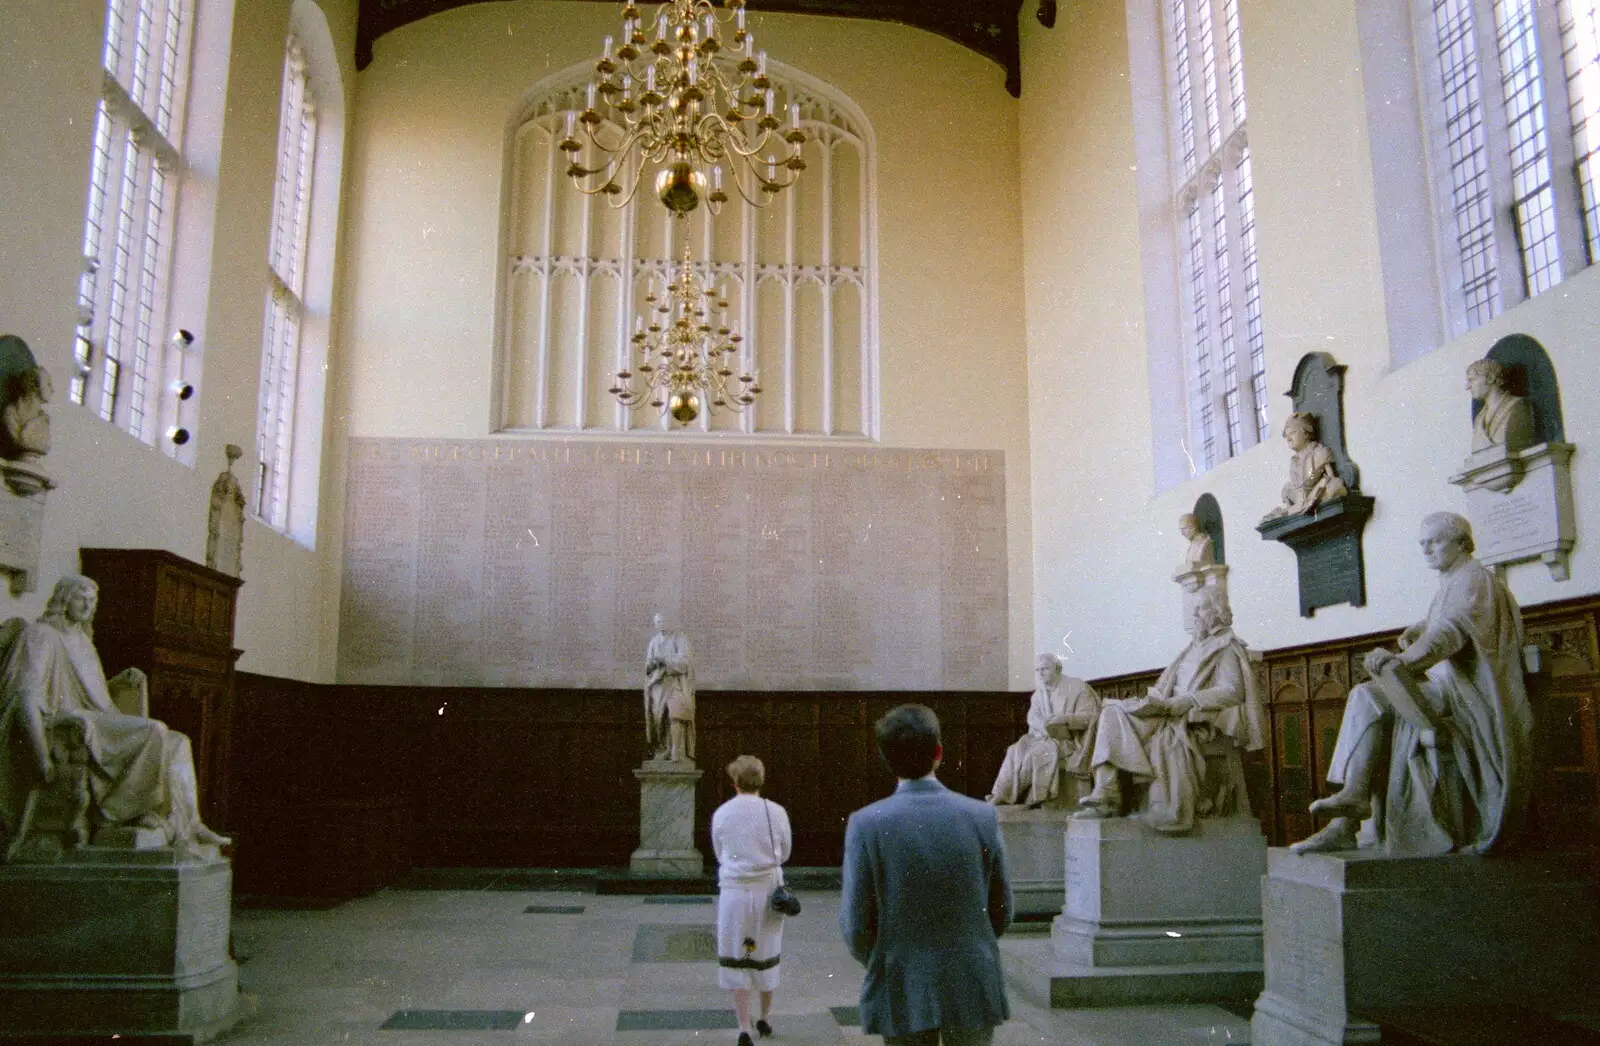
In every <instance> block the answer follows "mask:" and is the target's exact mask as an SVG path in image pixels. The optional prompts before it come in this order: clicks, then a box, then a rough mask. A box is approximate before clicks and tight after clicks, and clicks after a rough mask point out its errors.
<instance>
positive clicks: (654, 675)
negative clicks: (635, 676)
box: [644, 614, 694, 763]
mask: <svg viewBox="0 0 1600 1046" xmlns="http://www.w3.org/2000/svg"><path fill="white" fill-rule="evenodd" d="M654 621H655V629H656V633H655V635H653V636H651V637H650V645H649V646H648V647H647V648H646V650H645V667H644V671H645V684H644V733H645V741H646V743H647V744H648V745H649V748H650V751H651V753H652V756H651V758H653V759H655V760H657V761H666V762H675V763H678V762H687V763H693V762H694V649H693V648H692V647H691V646H690V644H689V637H688V636H686V635H684V634H683V633H682V632H674V631H670V630H668V628H667V619H666V616H665V615H663V614H657V615H655V619H654Z"/></svg>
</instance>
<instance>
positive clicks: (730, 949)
mask: <svg viewBox="0 0 1600 1046" xmlns="http://www.w3.org/2000/svg"><path fill="white" fill-rule="evenodd" d="M728 776H729V777H730V778H732V779H733V787H734V788H735V789H736V790H737V791H738V793H739V794H738V795H736V796H734V797H733V798H732V799H729V800H728V801H727V802H725V803H723V804H722V805H721V806H719V807H717V812H716V813H714V814H712V815H711V849H712V851H713V852H714V853H715V854H716V857H717V866H718V871H717V885H718V887H719V888H720V893H719V895H718V897H717V983H718V984H720V985H722V987H724V988H728V989H730V990H732V992H733V1008H734V1010H735V1011H736V1012H737V1013H738V1015H739V1046H754V1041H755V1040H753V1039H752V1038H751V1037H750V1008H751V1007H750V1003H751V1001H752V1000H751V998H750V994H751V993H752V992H760V993H761V1010H760V1015H759V1016H758V1017H757V1018H756V1022H755V1030H756V1031H757V1032H758V1033H760V1034H761V1035H762V1036H767V1035H771V1034H772V1025H770V1024H768V1023H767V1014H768V1013H769V1012H771V1010H772V992H773V990H774V989H775V988H777V987H778V960H779V958H780V956H781V954H782V952H783V916H782V915H779V914H778V913H777V912H775V911H773V910H772V891H773V889H774V888H775V887H776V886H777V885H778V884H779V883H780V882H782V881H783V862H785V861H787V860H788V859H789V850H790V848H791V845H792V843H791V839H790V835H789V815H788V813H786V812H785V811H784V809H783V807H781V806H779V805H778V804H777V803H774V802H772V801H770V800H767V799H763V798H761V785H762V784H763V783H764V781H765V780H766V767H764V766H762V765H761V760H759V759H757V758H756V757H755V756H753V755H742V756H740V757H739V758H737V759H735V760H734V761H733V762H731V763H729V764H728Z"/></svg>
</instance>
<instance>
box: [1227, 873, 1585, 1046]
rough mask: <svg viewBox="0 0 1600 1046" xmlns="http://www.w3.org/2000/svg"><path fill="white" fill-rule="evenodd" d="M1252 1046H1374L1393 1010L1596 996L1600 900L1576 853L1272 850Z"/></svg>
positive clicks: (1578, 1003) (1566, 1003) (1548, 1002)
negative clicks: (1388, 854) (1262, 978)
mask: <svg viewBox="0 0 1600 1046" xmlns="http://www.w3.org/2000/svg"><path fill="white" fill-rule="evenodd" d="M1262 914H1263V921H1264V927H1265V941H1266V988H1265V990H1264V991H1263V992H1262V993H1261V998H1260V999H1259V1000H1258V1001H1257V1002H1256V1012H1255V1018H1254V1020H1253V1021H1252V1023H1251V1041H1252V1042H1253V1043H1255V1044H1256V1046H1338V1044H1344V1043H1355V1042H1377V1041H1378V1037H1379V1036H1378V1024H1377V1021H1378V1020H1379V1019H1381V1017H1382V1015H1383V1013H1384V1012H1385V1011H1396V1010H1404V1009H1408V1008H1414V1007H1449V1006H1470V1005H1497V1006H1515V1007H1522V1008H1526V1009H1532V1010H1544V1011H1546V1012H1554V1013H1570V1012H1573V1010H1574V1009H1575V1008H1576V1009H1579V1010H1581V1009H1582V1008H1583V1007H1585V1006H1588V1007H1590V1008H1593V1007H1594V1005H1595V1000H1596V999H1597V998H1600V994H1597V992H1600V983H1597V980H1596V978H1595V974H1594V972H1593V966H1594V958H1595V956H1596V955H1597V954H1600V937H1597V933H1596V914H1595V898H1594V894H1593V888H1592V884H1590V883H1589V882H1588V881H1587V879H1586V875H1585V869H1584V862H1583V860H1582V858H1581V856H1580V857H1569V856H1567V855H1560V856H1554V857H1541V858H1526V859H1516V858H1505V857H1501V858H1494V857H1466V856H1459V855H1451V856H1446V857H1419V858H1402V859H1389V858H1383V857H1379V856H1365V855H1364V854H1363V853H1362V852H1361V851H1351V852H1348V853H1337V854H1303V855H1302V854H1294V853H1291V852H1289V851H1288V850H1286V849H1278V848H1276V847H1275V848H1273V849H1272V850H1271V852H1270V853H1269V855H1268V872H1267V877H1266V879H1265V880H1264V882H1263V889H1262Z"/></svg>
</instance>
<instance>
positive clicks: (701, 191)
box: [557, 0, 806, 217]
mask: <svg viewBox="0 0 1600 1046" xmlns="http://www.w3.org/2000/svg"><path fill="white" fill-rule="evenodd" d="M726 5H727V9H726V13H724V14H720V15H719V14H718V12H717V11H716V9H715V8H714V7H713V6H712V0H667V2H666V3H663V4H662V5H661V7H660V8H659V10H658V11H657V13H656V17H655V20H654V22H653V23H647V22H646V21H645V20H643V19H642V18H641V17H640V14H639V7H638V5H637V4H635V3H634V2H633V0H624V2H623V4H622V37H621V41H622V42H621V46H619V47H616V48H615V50H613V40H612V38H611V37H609V36H608V37H606V38H605V45H604V47H603V49H602V53H601V55H600V60H599V61H598V62H596V63H595V78H594V80H593V81H591V82H590V84H589V86H588V97H587V99H586V102H585V105H584V108H583V111H582V112H581V113H578V114H573V113H570V112H569V113H568V114H567V120H566V133H565V134H564V135H563V136H562V139H561V141H560V142H559V143H557V145H558V148H560V149H561V150H562V151H563V152H565V153H566V154H567V158H568V165H567V171H566V173H567V175H568V176H569V177H571V178H572V180H573V182H574V184H576V185H577V187H578V188H579V189H581V190H582V191H583V192H585V193H588V194H589V195H591V196H592V195H602V196H604V197H605V198H606V199H607V202H609V203H610V204H611V205H612V206H614V207H623V206H626V205H627V204H628V202H629V201H631V200H632V199H633V197H634V195H635V194H636V193H637V192H638V190H639V183H640V182H641V181H642V180H643V177H644V172H645V170H646V168H650V167H656V166H659V167H660V168H661V171H660V174H659V175H657V177H656V180H655V189H656V195H657V196H658V197H659V198H660V200H661V202H662V203H663V204H665V205H666V206H667V209H668V210H670V211H672V213H674V214H676V215H678V216H679V217H682V216H683V215H686V214H688V213H689V212H691V211H693V210H694V209H695V208H696V207H698V206H699V205H700V201H701V199H704V200H705V201H706V205H707V207H708V208H709V209H710V210H711V212H712V213H713V214H716V213H719V212H720V211H721V209H722V205H723V204H724V203H727V202H728V200H729V195H728V193H727V191H726V190H725V189H724V187H723V165H724V164H726V165H727V168H728V176H729V180H730V181H731V182H732V183H733V186H734V188H735V189H736V190H737V191H738V193H739V195H740V196H741V197H743V198H744V199H745V200H746V201H748V202H749V203H751V204H753V205H754V206H757V207H764V206H766V205H767V204H768V203H770V202H771V201H772V199H773V197H774V196H776V195H777V193H778V192H780V191H781V190H783V189H786V188H788V187H789V186H791V185H793V184H794V182H795V180H796V179H797V178H798V177H799V176H800V172H801V171H803V170H805V167H806V163H805V160H804V159H802V158H801V155H800V153H801V150H802V148H803V147H804V145H805V141H806V134H805V132H804V131H803V130H801V129H800V106H799V105H797V104H791V105H790V106H789V110H788V126H787V127H784V122H783V121H782V120H781V119H780V118H779V116H778V113H777V112H776V111H775V107H776V102H777V95H776V92H775V89H774V88H773V86H772V82H771V81H770V80H769V79H768V78H767V54H766V52H765V51H757V50H756V49H755V34H754V33H753V32H752V31H750V30H749V29H747V28H746V27H745V6H744V5H745V0H726ZM730 30H731V31H730ZM574 116H576V119H574ZM579 123H581V124H582V125H583V126H582V130H581V132H580V130H579V128H578V127H577V126H576V125H577V124H579ZM580 134H581V140H580ZM585 144H587V145H588V146H589V147H590V149H591V155H592V156H593V157H594V159H593V160H592V161H591V162H593V163H595V166H592V167H591V166H586V165H585V163H584V162H583V161H582V154H583V151H584V148H585ZM708 171H709V192H708V191H707V189H708V180H707V172H708Z"/></svg>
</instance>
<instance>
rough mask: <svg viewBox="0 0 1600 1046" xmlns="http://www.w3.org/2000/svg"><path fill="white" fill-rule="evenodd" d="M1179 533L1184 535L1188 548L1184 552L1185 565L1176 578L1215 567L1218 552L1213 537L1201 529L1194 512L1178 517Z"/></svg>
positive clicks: (1179, 568)
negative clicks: (1213, 543) (1213, 544)
mask: <svg viewBox="0 0 1600 1046" xmlns="http://www.w3.org/2000/svg"><path fill="white" fill-rule="evenodd" d="M1178 533H1179V534H1182V535H1183V540H1185V541H1187V542H1188V543H1189V544H1188V547H1186V548H1185V549H1184V552H1183V565H1182V566H1180V567H1178V569H1177V571H1176V573H1174V575H1173V576H1174V577H1181V576H1183V575H1184V574H1192V573H1193V572H1195V571H1196V570H1199V569H1200V568H1201V567H1209V566H1215V565H1216V562H1217V551H1216V549H1215V548H1214V547H1213V546H1212V544H1211V535H1210V534H1207V533H1206V532H1205V531H1204V530H1203V529H1201V527H1200V520H1199V519H1198V518H1197V517H1196V516H1195V514H1194V513H1192V512H1185V513H1184V514H1183V515H1181V516H1179V517H1178Z"/></svg>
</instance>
